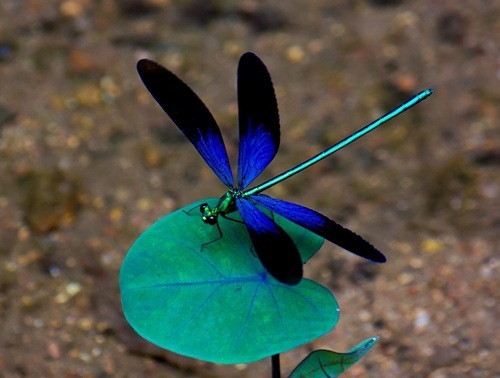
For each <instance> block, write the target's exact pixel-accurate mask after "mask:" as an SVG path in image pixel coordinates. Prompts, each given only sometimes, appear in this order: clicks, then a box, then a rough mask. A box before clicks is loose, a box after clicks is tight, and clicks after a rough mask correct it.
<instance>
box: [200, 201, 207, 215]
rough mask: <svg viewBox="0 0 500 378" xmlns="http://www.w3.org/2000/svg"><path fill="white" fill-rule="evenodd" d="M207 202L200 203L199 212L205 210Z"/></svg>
mask: <svg viewBox="0 0 500 378" xmlns="http://www.w3.org/2000/svg"><path fill="white" fill-rule="evenodd" d="M207 206H208V203H202V204H201V205H200V212H201V213H202V214H203V213H204V212H205V209H206V208H207Z"/></svg>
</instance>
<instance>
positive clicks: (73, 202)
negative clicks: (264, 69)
mask: <svg viewBox="0 0 500 378" xmlns="http://www.w3.org/2000/svg"><path fill="white" fill-rule="evenodd" d="M499 35H500V4H499V3H498V2H495V1H477V0H464V1H461V2H456V1H451V0H448V1H446V0H445V1H439V2H437V1H430V0H423V1H410V0H337V1H329V0H313V1H299V0H287V1H253V0H248V1H246V0H245V1H229V0H228V1H225V0H219V1H208V0H121V1H120V0H104V1H91V0H66V1H62V0H59V1H55V0H43V1H42V0H22V1H19V0H2V1H1V2H0V323H1V324H2V327H1V329H0V376H2V377H153V376H154V377H266V376H267V377H268V376H270V362H269V361H262V362H258V363H255V364H251V365H238V366H217V365H213V364H208V363H203V362H201V361H196V360H192V359H188V358H184V357H180V356H177V355H174V354H172V353H169V352H167V351H163V350H160V349H158V348H155V347H153V346H152V345H150V344H148V343H147V342H145V341H143V340H142V339H141V338H140V337H139V336H137V335H136V334H135V333H134V332H133V331H132V330H131V329H130V327H129V326H128V325H127V324H126V322H125V321H124V318H123V315H122V312H121V305H120V293H119V287H118V273H119V269H120V264H121V262H122V260H123V258H124V256H125V254H126V252H127V250H128V248H129V247H130V246H131V244H132V243H133V241H134V240H135V239H136V238H137V237H138V236H139V235H140V233H141V232H142V231H144V230H145V229H146V228H147V227H148V226H149V225H151V224H152V223H153V222H154V221H155V220H157V219H159V218H160V217H162V216H164V215H166V214H168V213H169V212H171V211H173V210H175V209H177V208H179V207H183V206H186V205H188V204H190V203H191V202H194V201H196V200H199V199H201V198H204V197H211V196H220V195H221V194H222V193H223V192H224V187H223V185H222V184H220V183H219V182H218V179H217V178H216V177H215V175H214V174H213V173H212V172H211V171H210V169H209V168H208V167H207V166H206V164H205V163H204V161H203V160H202V159H201V158H200V156H199V155H198V154H197V153H196V151H195V150H194V148H193V147H192V146H191V145H190V143H189V142H188V141H187V140H186V139H185V138H184V136H183V135H182V134H181V133H180V132H179V131H178V130H177V128H176V127H175V126H174V125H173V124H172V123H171V121H170V120H169V119H168V118H167V117H166V115H165V114H163V112H162V111H161V109H160V108H159V107H158V106H157V104H156V103H154V101H153V99H152V98H151V96H150V95H149V93H148V92H147V91H146V89H145V88H144V87H143V85H142V83H141V82H140V80H139V77H138V75H137V74H136V71H135V64H136V61H137V60H138V59H140V58H144V57H148V58H152V59H154V60H156V61H158V62H160V63H162V64H163V65H165V66H166V67H168V68H169V69H170V70H172V71H174V72H175V73H177V74H178V75H179V76H180V77H181V78H183V80H185V81H186V82H187V83H188V84H189V85H190V86H191V87H192V88H193V89H194V90H195V92H196V93H198V94H199V96H200V97H201V98H202V99H203V100H204V102H205V103H206V104H207V106H208V107H209V109H211V111H212V113H213V114H214V116H215V118H216V119H217V121H218V123H219V125H220V127H221V129H222V132H223V135H224V137H225V141H226V145H227V148H228V152H229V154H230V158H231V159H232V161H233V163H235V162H236V160H237V149H238V147H237V142H238V134H237V102H236V92H235V80H236V67H237V60H238V58H239V56H240V55H241V54H242V53H243V52H245V51H254V52H255V53H257V54H258V55H259V56H260V57H261V58H262V59H263V61H264V62H265V63H266V65H267V66H268V68H269V70H270V72H271V75H272V78H273V81H274V84H275V87H276V93H277V97H278V103H279V107H280V115H281V125H282V131H281V132H282V142H281V150H280V151H279V153H278V156H277V157H276V158H275V160H274V161H273V163H272V164H271V166H270V167H269V168H268V170H267V172H266V173H265V174H263V175H262V179H264V178H266V177H271V175H274V174H278V173H280V172H282V171H283V170H285V169H287V168H289V167H291V166H292V165H295V164H297V163H299V162H301V161H303V160H304V159H306V158H308V157H310V156H312V155H313V154H315V153H317V152H319V151H321V150H322V149H324V148H326V147H327V146H329V145H331V144H333V143H334V142H336V141H338V140H340V139H341V138H343V137H345V136H346V135H348V134H350V133H351V132H353V131H355V130H357V129H358V128H359V127H360V126H362V125H364V124H366V123H368V122H370V121H371V120H373V119H375V118H377V117H378V116H380V115H381V114H382V113H383V112H385V111H387V110H390V109H391V108H393V107H394V106H396V105H398V104H399V103H400V102H401V101H403V100H405V99H407V98H408V97H410V96H411V95H412V94H414V93H416V92H418V91H419V90H422V89H425V88H427V87H434V88H435V89H436V93H435V94H434V95H433V96H432V97H430V98H429V99H428V100H426V101H425V102H423V103H421V104H419V105H418V106H417V107H416V108H414V109H412V110H411V111H409V112H408V113H406V114H404V115H402V116H400V117H398V118H397V119H396V120H394V121H392V122H391V123H390V124H388V125H386V126H384V127H383V128H381V129H379V130H377V131H376V132H374V133H373V134H370V135H368V136H366V137H365V138H363V139H362V140H360V141H357V142H356V143H355V144H354V145H351V146H349V148H347V149H345V150H343V151H341V152H339V153H338V154H336V155H335V156H333V157H330V158H329V159H328V160H326V161H324V162H322V163H320V164H318V165H317V166H314V167H312V168H310V169H308V170H307V171H305V172H303V173H301V174H300V175H299V176H297V177H295V178H292V179H290V180H288V181H286V182H284V183H282V184H280V185H279V186H276V187H274V188H272V189H271V190H269V191H268V192H267V194H270V195H272V196H277V197H280V198H284V199H287V200H289V201H293V202H297V203H301V204H304V205H307V206H309V207H311V208H313V209H316V210H318V211H320V212H322V213H324V214H326V215H328V216H330V217H331V218H333V219H335V220H336V221H338V222H340V223H342V224H344V225H346V226H348V227H349V228H350V229H352V230H354V231H357V232H359V233H360V234H362V235H363V236H364V237H365V238H367V239H368V240H370V241H371V242H372V243H373V244H375V245H376V246H378V247H379V248H380V249H381V250H382V251H384V252H385V253H386V255H387V257H388V262H387V264H385V265H382V266H378V265H374V264H370V263H367V262H364V261H361V260H360V259H358V258H356V257H354V256H351V255H350V254H348V253H345V252H343V251H342V250H340V249H339V248H337V247H335V246H333V245H332V244H330V243H327V244H325V246H324V247H323V249H322V250H321V252H320V253H318V255H317V256H316V257H315V258H314V259H313V260H312V261H310V262H309V263H308V264H307V267H306V276H307V277H310V278H313V279H315V280H317V281H319V282H320V283H322V284H324V285H325V286H327V287H329V288H330V289H331V290H332V291H333V292H334V294H335V296H336V298H337V300H338V301H339V304H340V309H341V318H340V322H339V324H338V326H337V327H336V328H335V329H334V330H333V331H332V332H331V333H330V334H328V335H327V336H325V337H323V338H321V339H319V340H316V341H314V342H313V343H312V344H310V345H306V346H303V347H301V348H298V349H296V350H293V351H291V352H289V353H285V354H283V355H282V370H283V372H284V373H287V372H289V371H290V370H291V369H292V368H293V367H294V366H295V365H296V364H297V363H298V362H299V361H300V360H301V359H302V358H303V357H305V355H306V354H308V352H309V351H311V350H313V349H318V348H325V349H331V350H335V351H347V350H348V349H350V348H351V347H352V346H354V345H355V344H357V343H358V342H359V341H361V340H363V339H365V338H368V337H371V336H374V335H379V336H380V337H381V339H380V341H379V343H378V344H377V346H376V347H375V348H374V349H373V350H372V351H371V352H370V353H369V354H368V355H367V356H366V357H365V358H364V359H362V360H361V362H360V363H358V364H357V365H355V366H354V367H353V368H352V369H351V370H350V371H349V372H348V373H346V374H345V375H346V377H399V378H404V377H431V378H443V377H500V365H499V362H498V351H499V346H500V341H499V340H500V333H499V331H498V318H499V316H500V310H499V306H498V300H499V296H500V291H499V290H498V284H499V276H500V274H499V270H500V261H499V248H500V247H499V245H500V232H499V231H500V202H499V200H498V198H497V197H498V196H499V194H500V127H499V121H498V120H499V118H500V115H499V109H500V107H499V103H500V90H499V88H500V85H499V84H500V83H499V81H500V64H499V56H500V54H499V43H498V42H499V41H498V36H499ZM233 167H235V164H233ZM495 277H496V278H495ZM495 352H496V356H495Z"/></svg>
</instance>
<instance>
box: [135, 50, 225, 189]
mask: <svg viewBox="0 0 500 378" xmlns="http://www.w3.org/2000/svg"><path fill="white" fill-rule="evenodd" d="M137 71H138V72H139V76H140V77H141V79H142V82H143V83H144V85H145V86H146V88H147V89H148V91H149V92H150V93H151V95H152V96H153V97H154V99H155V100H156V102H158V104H159V105H160V106H161V107H162V109H163V110H164V111H165V113H167V115H168V116H169V117H170V118H171V119H172V121H173V122H174V123H175V124H176V125H177V127H178V128H179V129H180V130H181V131H182V132H183V133H184V135H185V136H186V137H187V138H188V139H189V141H190V142H191V143H192V144H193V145H194V147H195V148H196V149H197V150H198V152H199V153H200V155H201V156H202V157H203V159H205V161H206V162H207V164H208V165H209V166H210V168H212V170H213V171H214V172H215V174H216V175H217V177H219V179H220V180H221V181H222V182H223V183H224V184H225V185H226V186H228V187H233V186H234V185H233V174H232V173H231V166H230V165H229V159H228V156H227V152H226V147H225V146H224V141H223V140H222V135H221V132H220V129H219V126H217V123H216V122H215V119H214V117H213V116H212V114H211V113H210V111H209V110H208V108H207V107H206V106H205V104H204V103H203V102H202V101H201V100H200V98H199V97H198V96H197V95H196V93H194V92H193V90H192V89H191V88H189V87H188V85H187V84H186V83H184V82H183V81H182V80H181V79H179V78H178V77H177V76H175V75H174V74H173V73H172V72H170V71H169V70H167V69H166V68H165V67H163V66H162V65H160V64H158V63H156V62H153V61H152V60H148V59H141V60H139V62H138V63H137Z"/></svg>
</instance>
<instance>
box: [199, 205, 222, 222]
mask: <svg viewBox="0 0 500 378" xmlns="http://www.w3.org/2000/svg"><path fill="white" fill-rule="evenodd" d="M200 212H201V219H202V220H203V222H205V223H207V224H210V225H212V226H213V225H214V224H216V223H217V217H218V215H219V213H218V211H217V208H215V209H211V208H210V206H208V203H202V204H201V205H200Z"/></svg>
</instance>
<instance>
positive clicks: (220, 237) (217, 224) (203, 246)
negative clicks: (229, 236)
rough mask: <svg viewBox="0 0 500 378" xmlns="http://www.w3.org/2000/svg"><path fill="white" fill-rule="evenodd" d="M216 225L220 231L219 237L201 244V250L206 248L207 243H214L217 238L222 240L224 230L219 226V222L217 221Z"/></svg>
mask: <svg viewBox="0 0 500 378" xmlns="http://www.w3.org/2000/svg"><path fill="white" fill-rule="evenodd" d="M215 225H216V226H217V230H218V231H219V237H217V238H215V239H214V240H211V241H209V242H206V243H203V244H202V245H201V249H200V252H203V248H205V247H206V246H207V245H209V244H212V243H215V242H216V241H217V240H220V239H222V236H223V235H222V230H221V229H220V226H219V222H217V223H215Z"/></svg>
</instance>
